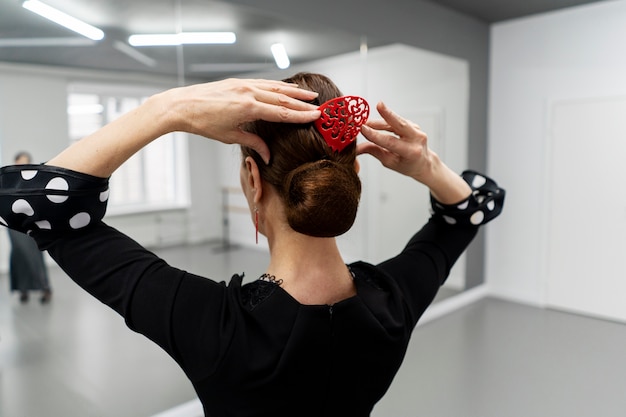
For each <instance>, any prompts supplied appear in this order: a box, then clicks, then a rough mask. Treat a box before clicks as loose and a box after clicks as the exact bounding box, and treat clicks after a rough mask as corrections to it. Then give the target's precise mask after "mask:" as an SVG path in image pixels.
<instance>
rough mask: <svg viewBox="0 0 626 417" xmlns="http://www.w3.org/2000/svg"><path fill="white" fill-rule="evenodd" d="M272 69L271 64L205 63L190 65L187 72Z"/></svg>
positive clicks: (272, 65)
mask: <svg viewBox="0 0 626 417" xmlns="http://www.w3.org/2000/svg"><path fill="white" fill-rule="evenodd" d="M273 67H274V64H272V63H269V64H267V63H264V62H261V63H259V62H235V63H231V64H224V63H210V64H209V63H207V64H191V65H189V70H190V71H191V72H252V71H266V70H270V69H272V68H273Z"/></svg>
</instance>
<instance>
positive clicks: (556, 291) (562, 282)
mask: <svg viewBox="0 0 626 417" xmlns="http://www.w3.org/2000/svg"><path fill="white" fill-rule="evenodd" d="M552 110H553V112H552V117H551V129H552V132H551V134H552V161H551V162H552V163H551V169H550V179H551V180H550V184H549V185H550V198H549V200H548V203H549V207H550V209H549V210H550V214H549V223H548V236H549V237H548V245H547V248H548V251H547V253H546V259H547V273H548V279H547V281H548V288H547V303H548V306H549V307H554V308H558V309H564V310H568V311H573V312H578V313H583V314H587V315H591V316H596V317H601V318H608V319H612V320H619V321H626V97H619V98H604V99H594V100H578V101H567V102H560V103H557V104H555V105H554V107H553V109H552ZM529 169H532V167H529Z"/></svg>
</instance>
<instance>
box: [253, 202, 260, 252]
mask: <svg viewBox="0 0 626 417" xmlns="http://www.w3.org/2000/svg"><path fill="white" fill-rule="evenodd" d="M254 229H255V233H256V244H257V245H258V244H259V209H258V208H256V207H255V208H254Z"/></svg>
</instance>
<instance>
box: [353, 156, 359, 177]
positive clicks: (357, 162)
mask: <svg viewBox="0 0 626 417" xmlns="http://www.w3.org/2000/svg"><path fill="white" fill-rule="evenodd" d="M354 170H355V171H356V173H357V174H358V173H359V171H361V164H360V163H359V160H358V159H357V158H354Z"/></svg>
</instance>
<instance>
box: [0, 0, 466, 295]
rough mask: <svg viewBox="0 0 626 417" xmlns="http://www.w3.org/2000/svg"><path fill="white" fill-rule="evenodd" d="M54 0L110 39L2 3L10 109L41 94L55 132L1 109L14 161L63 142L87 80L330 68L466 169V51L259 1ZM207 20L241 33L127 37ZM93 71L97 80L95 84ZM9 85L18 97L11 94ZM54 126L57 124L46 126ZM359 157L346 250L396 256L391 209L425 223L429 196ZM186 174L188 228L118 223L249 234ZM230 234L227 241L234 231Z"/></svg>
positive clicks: (103, 85) (171, 237)
mask: <svg viewBox="0 0 626 417" xmlns="http://www.w3.org/2000/svg"><path fill="white" fill-rule="evenodd" d="M48 4H49V5H51V6H53V7H56V8H58V9H59V10H62V11H65V12H68V13H70V12H71V13H72V15H74V16H76V17H80V18H81V19H83V20H85V21H88V22H90V23H91V24H93V25H94V26H97V27H100V28H102V29H103V30H104V32H105V38H104V39H103V40H101V41H90V40H87V39H86V38H84V37H81V36H79V35H76V34H74V33H73V32H70V31H68V30H67V29H65V28H62V27H61V26H59V25H57V24H56V23H52V22H50V21H48V20H46V19H44V18H42V17H40V16H38V15H35V14H33V13H31V12H30V11H28V10H26V9H24V8H23V7H21V5H20V3H18V2H13V3H9V4H3V5H2V13H0V27H3V38H2V39H0V65H2V67H1V68H2V71H3V74H4V76H3V81H0V82H2V83H3V84H4V92H5V94H4V101H5V102H6V104H7V107H6V108H11V107H15V106H13V104H14V103H16V102H17V103H19V102H22V103H23V105H24V106H27V107H30V108H31V109H33V104H32V103H41V106H42V107H41V108H40V109H39V111H40V113H41V114H45V115H46V116H47V117H49V118H50V119H53V120H51V121H50V122H49V123H46V125H47V126H48V129H46V133H45V134H46V135H50V134H51V132H53V133H52V135H53V136H54V137H55V138H56V139H55V140H54V141H53V140H50V141H47V142H46V143H45V144H42V143H41V141H40V137H41V136H42V132H39V131H37V129H35V128H33V132H31V134H30V135H25V134H24V133H25V132H24V126H25V125H27V124H28V122H27V120H25V119H23V118H19V117H18V118H17V119H16V118H14V117H12V116H11V115H8V114H6V113H5V115H4V116H0V117H2V118H3V119H4V121H5V122H4V125H5V126H4V129H3V130H4V134H3V137H2V138H1V139H2V159H3V163H4V164H6V163H9V162H10V161H9V157H10V155H12V154H14V153H15V152H16V151H17V150H18V148H19V147H21V146H28V145H29V144H32V147H33V148H36V149H38V152H41V155H37V157H39V158H41V159H46V158H48V157H50V155H53V154H54V153H55V152H57V151H58V149H60V148H62V147H63V146H64V145H65V142H64V141H66V139H67V133H66V131H67V129H68V127H67V123H68V122H67V115H66V114H65V112H64V108H65V106H59V105H54V104H53V102H55V101H56V102H61V100H64V99H65V95H66V94H67V91H65V87H64V86H68V85H69V87H68V88H70V89H71V88H79V89H80V88H82V89H83V90H84V88H85V84H87V85H92V88H96V89H98V88H99V89H101V90H102V91H104V92H107V93H104V92H103V93H102V94H101V95H102V96H103V97H104V96H106V95H107V94H109V95H110V94H111V91H112V90H115V89H117V88H118V87H119V86H126V87H127V88H131V86H132V88H134V89H138V88H139V89H142V88H143V90H142V91H141V92H137V91H135V92H134V93H133V94H134V97H139V98H140V97H142V95H149V94H150V93H151V92H152V91H158V90H159V89H163V88H167V87H170V86H175V85H182V84H185V83H192V82H201V81H209V80H213V79H220V78H224V77H227V76H254V77H257V76H259V77H263V76H268V77H272V78H282V77H284V76H286V75H289V74H291V73H293V72H295V71H297V70H300V69H302V70H312V71H319V72H323V73H327V74H329V75H331V76H332V78H333V79H334V80H335V81H336V82H337V83H338V84H339V85H340V87H341V88H342V89H343V90H344V91H350V92H355V93H359V94H361V95H363V96H365V97H368V99H369V100H370V101H371V104H372V105H374V104H375V102H376V101H378V100H383V99H384V100H385V101H386V102H387V103H388V104H389V105H391V106H392V107H393V108H394V109H396V110H397V111H398V112H399V113H401V114H403V115H404V116H406V117H408V118H412V119H414V120H416V121H419V123H421V124H422V125H423V127H424V129H426V130H427V131H428V133H429V135H430V140H431V146H433V148H435V149H436V150H437V151H438V152H439V153H440V154H441V156H442V157H444V158H445V160H446V162H447V163H448V164H449V165H451V166H452V167H453V168H454V169H455V170H457V171H459V172H460V170H462V169H463V168H464V167H465V161H466V159H467V145H466V144H467V123H468V122H467V117H468V108H467V103H468V102H469V99H468V92H469V75H468V73H469V68H468V64H467V62H465V61H463V60H461V59H458V58H450V57H447V56H444V55H441V54H436V53H432V52H426V51H423V50H420V49H417V48H412V47H407V46H403V45H401V44H389V43H388V42H382V41H377V40H375V39H371V38H366V37H365V36H363V35H362V34H356V33H349V32H346V31H342V30H340V29H333V30H328V29H324V30H320V28H319V27H318V26H316V25H313V24H308V25H307V24H303V23H302V22H294V21H293V20H291V19H288V18H285V17H277V16H275V15H272V14H269V13H265V12H263V11H262V10H259V9H256V8H252V7H246V6H237V5H233V4H231V3H226V2H219V1H200V0H176V1H173V2H172V1H163V0H161V1H149V2H147V0H144V1H141V2H132V3H128V2H125V1H122V0H115V1H109V2H98V3H96V4H93V3H87V2H84V3H82V4H81V3H77V2H75V1H69V0H54V1H53V0H50V1H49V2H48ZM207 27H210V28H211V29H213V30H218V31H225V30H234V31H235V33H236V37H237V41H236V43H235V44H228V45H224V44H218V45H179V46H143V47H132V46H130V45H129V44H128V37H129V36H130V35H131V34H134V33H137V34H147V33H180V32H185V33H187V32H198V31H204V30H206V28H207ZM276 42H281V43H283V44H284V45H285V47H286V50H287V51H288V54H289V57H290V60H291V67H290V69H288V70H278V69H277V68H276V64H275V63H274V61H273V58H272V56H271V52H270V45H272V44H273V43H276ZM24 65H26V67H23V66H24ZM413 68H420V71H419V72H417V73H416V72H415V71H414V70H413ZM403 69H404V70H403ZM51 80H53V81H51ZM94 81H96V84H97V83H99V84H100V86H99V87H93V84H94ZM407 83H411V88H407ZM76 85H78V86H79V87H76ZM83 90H81V91H83ZM407 90H409V91H420V95H419V97H417V95H406V94H404V92H405V91H407ZM11 91H13V93H14V94H13V95H11V94H9V95H7V94H6V93H7V92H11ZM43 96H48V97H47V98H48V99H49V100H50V101H49V102H46V101H45V100H44V97H43ZM35 107H36V105H35ZM373 116H374V117H375V112H373ZM50 126H53V127H54V129H52V130H51V128H50ZM17 136H21V137H26V139H25V140H23V141H21V142H20V143H15V142H14V141H11V139H10V138H11V137H17ZM186 146H188V147H189V148H185V149H178V152H179V153H186V154H188V157H187V158H183V159H181V160H179V161H178V164H179V165H181V166H183V165H187V164H188V165H190V166H191V167H192V169H193V167H195V166H201V165H202V161H201V160H196V159H197V158H198V155H206V152H209V151H210V149H209V148H211V145H210V144H207V143H201V144H200V143H198V141H190V142H188V143H187V144H186ZM437 148H440V149H437ZM196 151H197V152H196ZM218 152H219V151H218ZM228 152H230V151H228ZM224 160H225V159H220V161H224ZM235 166H236V165H235ZM364 166H365V170H364V171H363V175H364V176H367V177H369V178H367V179H366V181H369V182H370V183H371V184H366V187H367V189H366V191H364V200H363V201H364V203H365V204H363V206H364V209H362V210H361V214H360V215H359V218H358V219H357V223H356V225H355V230H354V231H352V232H351V234H350V235H348V236H347V237H346V238H342V243H343V244H344V246H345V248H346V249H345V251H346V252H347V253H348V257H349V258H355V259H357V258H365V259H371V260H372V261H374V262H376V261H380V260H382V259H385V258H386V257H388V256H391V255H393V252H390V250H393V251H394V252H397V251H398V250H399V248H400V247H401V246H400V247H398V244H394V241H396V240H398V237H399V236H402V238H401V239H399V240H402V241H406V240H407V239H408V238H409V237H410V235H409V236H404V235H405V234H406V233H408V232H406V231H407V230H408V228H407V227H406V225H403V224H401V223H398V224H396V223H395V221H394V219H398V218H406V217H407V216H409V217H410V215H411V212H412V211H413V212H418V213H420V214H417V215H416V216H415V217H414V218H415V219H419V221H422V220H423V219H425V218H427V216H428V214H427V208H426V206H425V205H427V202H428V195H427V193H426V192H425V191H424V190H422V191H416V192H415V193H412V192H411V191H409V190H410V189H411V186H412V185H413V184H405V179H403V178H399V179H398V178H396V176H395V175H393V174H392V173H391V174H392V175H393V176H392V177H390V176H389V175H390V173H388V172H386V170H381V169H380V168H379V167H378V166H377V165H376V163H374V162H373V161H367V162H366V163H365V164H364ZM222 170H223V171H222V172H224V173H227V172H229V169H228V168H227V167H222ZM231 170H232V169H231ZM180 175H182V174H180ZM219 177H220V178H222V179H221V184H215V185H212V187H213V191H216V192H218V193H219V192H220V191H219V189H218V188H222V189H224V188H230V187H231V186H233V188H236V187H237V183H236V180H234V179H236V178H237V177H236V176H232V177H228V175H227V174H221V175H220V176H219ZM229 178H230V179H229ZM186 181H189V182H190V187H191V195H193V200H190V199H189V196H186V197H181V198H180V201H182V203H181V205H184V204H185V202H189V201H193V202H194V203H193V204H192V205H191V208H190V209H189V211H188V212H187V214H179V215H174V216H173V217H172V218H170V220H173V221H171V222H170V224H179V225H181V227H182V228H183V229H184V230H185V231H184V232H178V233H175V232H174V231H173V229H174V226H172V227H170V228H169V229H168V230H163V229H164V226H163V221H162V217H159V216H156V217H155V216H154V215H152V214H151V215H148V216H147V219H146V220H145V222H146V224H143V225H141V226H139V225H138V224H141V222H138V221H137V218H136V217H137V214H136V213H134V214H133V216H132V218H130V219H125V218H124V216H118V217H117V218H116V220H115V221H116V222H119V223H120V225H121V226H123V225H126V224H128V225H129V226H130V227H131V229H132V227H135V228H137V229H139V228H143V229H145V228H146V227H148V228H149V227H152V228H155V227H156V231H151V232H150V233H149V234H150V237H149V238H145V239H140V240H141V241H143V242H145V243H146V244H148V245H156V246H159V245H164V244H169V243H175V242H176V241H180V240H182V241H202V240H206V239H207V238H208V237H210V236H213V235H215V230H223V223H224V222H227V223H229V225H230V229H229V230H227V231H225V232H226V233H229V234H234V235H235V236H240V235H243V231H241V232H242V233H239V231H238V229H239V228H241V229H244V228H246V227H247V223H248V219H247V218H245V216H243V218H239V217H241V216H235V218H234V219H225V218H224V219H222V217H223V215H220V213H219V208H218V209H216V208H215V207H214V204H213V205H212V204H211V203H210V202H208V201H203V200H204V199H203V197H202V196H200V197H198V196H197V194H202V193H201V192H199V191H198V192H196V191H194V188H195V187H196V186H197V187H200V185H194V183H193V179H190V178H187V180H186ZM402 184H404V185H402ZM407 196H411V197H407ZM231 198H232V197H231ZM235 198H236V197H235ZM407 199H408V200H407ZM408 201H410V202H408ZM206 212H209V213H212V214H214V216H213V218H215V219H221V220H215V221H213V222H211V223H210V224H209V225H205V226H200V225H199V224H198V225H197V224H194V221H195V220H193V219H196V218H202V217H204V216H203V214H202V213H206ZM169 215H170V216H171V213H170V214H169ZM186 216H189V217H190V218H191V220H190V219H189V218H186ZM157 218H158V219H161V220H158V221H157V223H158V224H157V225H152V226H150V224H151V223H152V222H153V221H156V220H155V219H157ZM174 219H175V220H174ZM211 230H212V231H211ZM137 233H138V234H140V233H141V232H139V231H138V232H137ZM352 236H354V237H352ZM226 240H228V241H229V242H230V240H232V239H231V238H227V239H226ZM234 240H235V241H234V243H235V244H246V243H245V242H239V241H237V238H235V239H234ZM248 243H249V242H248ZM391 248H393V249H391ZM455 271H458V272H456V273H455V275H454V276H453V277H451V279H450V280H449V283H448V284H446V286H445V287H444V288H443V290H442V292H441V296H442V297H446V296H447V294H451V295H454V294H457V293H459V292H460V291H462V290H463V288H464V279H463V276H464V265H463V260H462V261H461V262H460V263H459V265H457V266H456V267H455Z"/></svg>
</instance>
